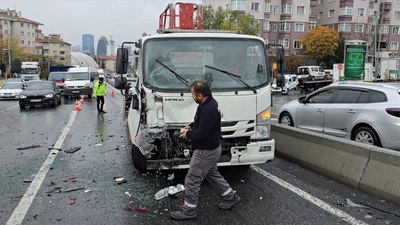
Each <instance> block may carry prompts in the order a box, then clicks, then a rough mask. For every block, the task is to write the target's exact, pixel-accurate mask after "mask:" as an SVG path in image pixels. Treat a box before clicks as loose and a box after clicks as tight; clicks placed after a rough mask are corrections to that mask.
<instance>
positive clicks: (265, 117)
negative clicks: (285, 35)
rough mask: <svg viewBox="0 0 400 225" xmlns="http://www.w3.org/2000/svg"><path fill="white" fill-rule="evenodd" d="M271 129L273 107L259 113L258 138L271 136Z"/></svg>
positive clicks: (257, 122) (257, 123)
mask: <svg viewBox="0 0 400 225" xmlns="http://www.w3.org/2000/svg"><path fill="white" fill-rule="evenodd" d="M270 130H271V109H270V108H268V109H266V110H264V111H262V112H261V113H259V114H258V115H257V120H256V139H266V138H269V137H270Z"/></svg>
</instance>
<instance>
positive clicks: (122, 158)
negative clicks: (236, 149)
mask: <svg viewBox="0 0 400 225" xmlns="http://www.w3.org/2000/svg"><path fill="white" fill-rule="evenodd" d="M110 92H111V89H109V93H110ZM297 97H298V96H297V95H296V93H294V92H293V93H292V92H291V93H289V95H288V96H280V95H274V96H273V99H274V107H273V111H275V110H276V111H277V110H278V109H277V108H278V106H279V104H284V103H285V102H286V101H288V100H289V99H292V98H293V99H296V98H297ZM85 100H86V101H85V103H84V104H83V105H81V108H82V110H81V111H79V112H75V113H74V112H72V109H73V108H74V105H75V100H73V99H67V100H65V101H63V104H62V105H60V106H58V107H57V108H55V109H54V108H34V109H28V110H22V111H20V109H19V108H18V107H16V105H18V102H16V101H1V102H0V117H1V119H0V120H1V127H0V136H1V139H0V140H1V145H0V154H1V157H0V169H1V171H2V173H1V175H0V179H1V183H0V224H7V225H11V224H18V223H17V222H13V221H22V223H21V224H32V225H36V224H38V225H39V224H41V225H44V224H46V225H47V224H60V225H64V224H65V225H66V224H82V225H92V224H96V225H97V224H121V225H125V224H328V225H329V224H332V225H333V224H400V218H399V217H398V216H396V215H400V207H399V205H396V204H393V203H391V202H389V201H388V200H383V199H378V198H375V197H372V196H368V195H366V194H364V193H362V192H359V191H357V190H354V189H352V188H349V187H347V186H345V185H341V184H338V183H336V182H334V181H331V180H329V179H327V178H324V177H322V176H320V175H318V174H315V173H313V172H311V171H309V170H306V169H303V168H301V167H299V166H297V165H296V164H293V163H291V162H288V161H285V160H284V159H281V158H276V159H274V160H273V161H272V162H268V163H265V164H261V165H257V166H256V167H251V168H243V167H226V168H221V169H220V170H221V173H222V175H223V176H224V177H225V178H226V180H227V181H228V182H229V183H230V184H231V186H232V187H233V188H234V189H235V190H236V191H237V193H238V194H239V195H240V196H241V198H242V201H241V202H240V203H239V204H238V205H237V207H234V208H233V209H232V210H228V211H222V210H219V209H218V201H219V198H218V196H217V195H216V194H215V193H214V192H213V190H212V189H211V187H210V185H208V184H207V182H204V184H203V186H202V189H201V191H200V200H199V213H198V218H197V219H196V220H194V221H178V222H177V221H173V220H171V219H170V217H169V212H170V211H172V210H177V209H178V208H179V205H180V204H182V198H183V194H182V193H180V194H177V196H174V197H167V198H164V199H161V200H159V201H156V200H154V194H155V193H156V192H157V191H158V190H160V189H161V188H164V187H167V186H170V185H176V184H178V183H183V182H184V177H185V173H186V171H185V170H175V171H153V172H149V173H146V174H142V173H140V172H138V171H136V170H135V169H134V168H133V166H132V162H131V154H130V145H129V143H128V140H127V133H126V129H127V128H126V125H125V124H126V122H125V121H124V116H123V113H122V111H123V110H122V104H121V102H122V96H121V95H120V94H119V93H117V95H116V97H111V96H110V95H108V96H107V97H106V106H105V110H106V111H107V113H106V114H98V113H97V111H96V102H95V100H87V99H85ZM71 120H72V121H73V122H72V124H71V126H70V127H68V122H70V121H71ZM66 127H67V128H68V129H69V130H68V133H67V134H66V136H65V137H62V132H63V131H65V129H66ZM61 137H62V138H61ZM60 141H61V142H62V145H61V149H60V150H55V149H53V148H54V145H55V144H56V143H61V142H60ZM21 147H26V148H27V149H24V150H18V149H17V148H21ZM75 147H80V149H79V150H77V151H76V152H74V153H67V151H68V150H71V149H73V148H75ZM75 150H76V149H75ZM49 157H54V161H52V163H51V164H49V165H48V172H46V173H45V175H44V176H43V181H42V182H41V183H40V185H39V186H38V189H37V192H36V193H35V194H34V196H32V194H29V192H28V194H27V191H28V190H29V189H30V188H31V187H32V186H33V181H35V180H36V179H37V174H39V170H40V168H41V167H42V166H43V164H44V163H45V161H46V159H48V158H49ZM171 173H173V174H174V179H173V180H172V181H169V180H167V177H168V175H169V174H171ZM117 177H123V178H125V181H126V182H124V183H121V184H117V182H116V181H115V178H117ZM310 196H311V197H310ZM26 199H31V200H32V202H30V203H29V204H24V205H23V206H21V204H20V203H22V202H26V201H25V200H26ZM346 199H349V200H351V201H353V202H354V203H357V204H364V205H369V206H371V207H373V208H371V207H360V206H357V205H352V204H351V202H349V201H346ZM319 201H321V202H322V203H321V202H319ZM325 204H326V205H325ZM374 208H376V209H374ZM24 209H25V213H26V214H24ZM16 212H17V213H16ZM22 214H23V215H22ZM10 218H11V219H10Z"/></svg>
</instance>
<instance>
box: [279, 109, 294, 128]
mask: <svg viewBox="0 0 400 225" xmlns="http://www.w3.org/2000/svg"><path fill="white" fill-rule="evenodd" d="M279 123H281V124H284V125H288V126H291V127H293V124H294V123H293V119H292V116H290V114H289V113H288V112H283V113H282V114H281V115H280V116H279Z"/></svg>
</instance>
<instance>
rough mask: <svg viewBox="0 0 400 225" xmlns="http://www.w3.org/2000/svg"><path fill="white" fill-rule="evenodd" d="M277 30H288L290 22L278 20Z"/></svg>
mask: <svg viewBox="0 0 400 225" xmlns="http://www.w3.org/2000/svg"><path fill="white" fill-rule="evenodd" d="M279 30H280V31H290V22H286V21H285V22H280V23H279Z"/></svg>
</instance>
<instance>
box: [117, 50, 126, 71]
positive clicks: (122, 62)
mask: <svg viewBox="0 0 400 225" xmlns="http://www.w3.org/2000/svg"><path fill="white" fill-rule="evenodd" d="M128 62H129V52H128V49H126V48H118V50H117V65H116V67H117V68H116V72H117V73H118V74H126V73H127V71H128Z"/></svg>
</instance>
